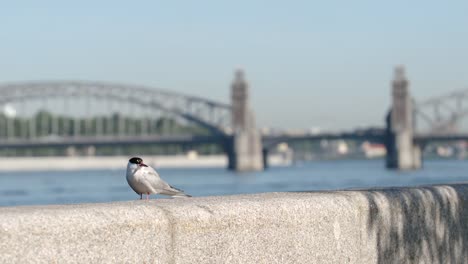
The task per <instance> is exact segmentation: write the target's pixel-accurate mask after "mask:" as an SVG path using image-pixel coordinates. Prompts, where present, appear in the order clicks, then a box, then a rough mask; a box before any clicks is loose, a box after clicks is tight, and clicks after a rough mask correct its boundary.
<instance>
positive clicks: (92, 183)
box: [0, 160, 468, 206]
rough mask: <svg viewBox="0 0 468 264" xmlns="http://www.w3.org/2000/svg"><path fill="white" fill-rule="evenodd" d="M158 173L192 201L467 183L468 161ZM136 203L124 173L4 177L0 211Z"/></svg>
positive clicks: (319, 164) (325, 163) (356, 162)
mask: <svg viewBox="0 0 468 264" xmlns="http://www.w3.org/2000/svg"><path fill="white" fill-rule="evenodd" d="M158 171H159V172H160V174H161V177H162V178H163V179H165V180H166V181H168V182H169V183H170V184H171V185H173V186H175V187H177V188H180V189H183V190H185V191H186V192H187V193H189V194H191V195H193V196H209V195H230V194H241V193H261V192H285V191H311V190H337V189H347V188H366V187H385V186H415V185H426V184H437V183H455V182H468V161H462V160H430V161H426V162H425V164H424V168H423V169H422V170H416V171H408V172H398V171H389V170H386V169H384V165H383V161H382V160H340V161H314V162H307V163H297V164H295V165H292V166H288V167H273V168H269V169H268V170H266V171H263V172H256V173H245V174H238V173H234V172H229V171H227V170H225V169H223V168H183V169H170V168H165V169H160V170H158ZM137 198H139V196H138V195H137V194H135V193H134V192H133V191H132V190H131V189H130V187H129V186H128V185H127V182H126V179H125V169H119V170H80V171H37V172H0V206H14V205H37V204H69V203H96V202H111V201H122V200H132V199H137ZM154 198H162V196H153V199H154Z"/></svg>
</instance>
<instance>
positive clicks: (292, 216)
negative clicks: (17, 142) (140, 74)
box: [0, 184, 468, 263]
mask: <svg viewBox="0 0 468 264" xmlns="http://www.w3.org/2000/svg"><path fill="white" fill-rule="evenodd" d="M467 201H468V184H454V185H439V186H426V187H417V188H387V189H369V190H353V191H350V190H348V191H333V192H296V193H293V192H292V193H265V194H253V195H236V196H218V197H202V198H190V199H159V200H151V201H144V200H143V201H131V202H118V203H107V204H80V205H58V206H34V207H27V206H25V207H3V208H0V263H136V262H139V263H468V204H467Z"/></svg>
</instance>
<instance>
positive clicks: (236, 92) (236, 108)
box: [227, 70, 264, 171]
mask: <svg viewBox="0 0 468 264" xmlns="http://www.w3.org/2000/svg"><path fill="white" fill-rule="evenodd" d="M231 105H232V117H231V122H232V142H231V144H229V145H230V146H229V149H228V151H227V153H228V158H229V165H228V167H229V169H231V170H235V171H258V170H263V168H264V164H263V153H262V139H261V135H260V133H259V131H258V130H257V127H256V125H255V115H254V112H253V110H252V109H251V107H250V102H249V87H248V84H247V82H246V81H245V78H244V73H243V71H242V70H238V71H237V72H236V74H235V78H234V81H233V83H232V86H231Z"/></svg>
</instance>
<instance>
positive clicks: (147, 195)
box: [146, 193, 150, 201]
mask: <svg viewBox="0 0 468 264" xmlns="http://www.w3.org/2000/svg"><path fill="white" fill-rule="evenodd" d="M149 196H150V193H146V201H148V200H149Z"/></svg>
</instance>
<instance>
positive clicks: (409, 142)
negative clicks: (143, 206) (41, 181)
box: [0, 69, 468, 170]
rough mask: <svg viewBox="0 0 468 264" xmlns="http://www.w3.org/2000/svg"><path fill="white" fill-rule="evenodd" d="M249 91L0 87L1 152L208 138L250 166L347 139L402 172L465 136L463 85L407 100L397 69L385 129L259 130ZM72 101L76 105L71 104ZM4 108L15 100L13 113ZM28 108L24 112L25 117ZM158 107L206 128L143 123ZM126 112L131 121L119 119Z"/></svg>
mask: <svg viewBox="0 0 468 264" xmlns="http://www.w3.org/2000/svg"><path fill="white" fill-rule="evenodd" d="M247 88H248V86H247V83H246V82H245V81H244V79H243V74H242V73H241V72H238V73H237V74H236V78H235V79H234V82H233V84H232V86H231V101H230V103H229V104H228V103H222V102H217V101H214V100H210V99H206V98H203V97H200V96H190V95H185V94H181V93H176V92H172V91H167V90H163V89H157V88H153V87H147V86H140V85H123V84H116V83H105V82H92V81H35V82H23V83H10V84H3V85H0V106H3V107H4V111H3V114H0V149H4V148H10V149H21V148H28V147H33V148H34V147H36V148H41V147H47V146H52V147H67V146H87V145H93V146H118V145H143V146H144V145H145V144H188V145H192V144H197V143H200V144H207V143H209V144H218V145H221V146H222V149H223V150H224V151H225V152H226V154H227V155H228V157H229V168H232V169H238V170H252V169H254V170H255V169H259V168H262V167H263V165H259V163H260V162H261V161H259V160H260V159H261V156H262V152H263V161H265V160H266V155H268V151H269V149H271V148H273V147H274V146H275V145H276V144H278V143H281V142H291V141H304V140H323V139H327V140H336V139H345V140H357V141H371V142H381V143H384V144H385V147H386V149H387V166H388V167H390V168H398V169H408V168H418V167H420V166H421V151H422V148H424V146H425V144H427V143H428V142H432V141H450V140H452V141H453V140H468V134H463V133H460V132H459V129H460V122H459V121H460V120H461V119H462V118H464V117H467V116H468V104H467V103H465V100H467V99H468V90H461V91H458V92H453V93H450V94H447V95H444V96H440V97H436V98H431V99H428V100H425V101H420V102H419V103H418V102H417V101H415V100H413V99H412V98H411V94H410V92H409V89H408V81H407V80H406V77H405V76H404V72H403V71H402V69H398V70H397V71H396V75H395V79H394V80H393V82H392V103H391V109H392V110H391V111H390V113H389V115H388V117H387V126H386V127H382V128H367V129H366V128H364V129H359V130H350V131H347V132H333V131H332V132H325V133H319V134H317V133H314V134H311V133H304V134H297V133H296V134H293V135H291V134H287V133H280V134H274V135H259V132H258V131H257V129H256V126H255V122H254V120H255V119H254V117H253V111H252V109H251V108H250V106H249V105H248V102H249V100H248V94H249V93H248V89H247ZM77 102H80V104H78V105H76V103H77ZM74 104H75V105H74ZM9 105H14V107H12V108H13V111H12V109H9V108H8V107H7V106H9ZM58 105H62V108H60V107H59V106H58ZM29 108H33V109H34V111H37V110H38V109H39V110H41V109H50V108H52V109H55V110H53V111H52V112H54V113H55V117H54V116H53V115H49V116H47V115H45V114H44V115H42V116H37V115H36V116H34V113H36V112H31V111H30V109H29ZM25 109H26V110H25ZM28 109H29V110H28ZM57 109H59V110H57ZM28 111H29V112H30V115H29V117H26V118H24V116H27V112H28ZM83 111H84V112H85V114H84V116H83ZM158 111H159V112H162V113H164V114H167V115H170V116H174V117H177V118H180V119H182V120H185V121H188V123H194V124H197V125H198V126H199V127H202V128H204V129H205V130H206V131H208V132H209V133H208V134H190V133H189V134H173V133H171V132H170V131H169V132H168V133H166V134H161V133H159V132H158V131H155V130H152V129H151V125H148V124H146V122H147V121H148V122H153V121H154V118H153V117H152V115H154V113H155V112H158ZM115 112H117V113H119V116H118V118H117V119H115V118H113V117H109V114H112V113H115ZM31 113H32V114H33V115H31ZM70 116H75V117H73V118H68V117H70ZM126 116H133V117H136V118H135V119H134V120H133V121H132V120H130V121H128V120H127V121H125V122H123V121H122V120H123V119H125V118H126ZM36 119H38V120H36ZM127 119H128V118H127ZM135 120H136V121H135ZM145 120H146V121H145ZM152 120H153V121H152ZM116 123H117V124H116ZM122 124H123V125H122ZM125 126H128V127H125ZM18 131H19V133H18ZM44 131H45V132H44ZM116 131H117V133H116ZM121 132H125V133H121ZM259 157H260V158H259ZM265 165H266V163H265Z"/></svg>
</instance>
